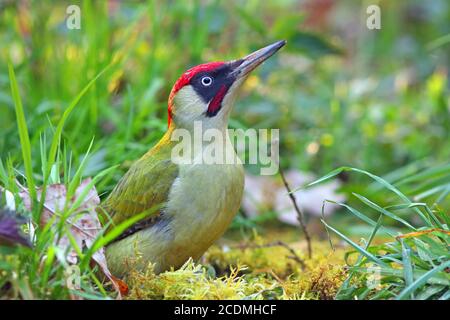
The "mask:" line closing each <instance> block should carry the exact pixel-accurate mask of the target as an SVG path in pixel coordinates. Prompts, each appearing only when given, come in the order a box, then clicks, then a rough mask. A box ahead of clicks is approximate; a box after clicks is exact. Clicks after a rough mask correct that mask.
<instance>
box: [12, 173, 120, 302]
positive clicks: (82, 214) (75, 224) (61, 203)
mask: <svg viewBox="0 0 450 320" xmlns="http://www.w3.org/2000/svg"><path fill="white" fill-rule="evenodd" d="M90 182H91V179H90V178H89V179H85V180H83V181H82V182H81V183H80V185H79V186H78V188H77V189H76V191H75V194H74V196H73V197H72V198H71V199H69V201H68V203H67V208H70V207H72V205H73V204H74V203H75V202H76V201H77V199H78V198H79V197H80V196H81V194H82V193H83V192H84V190H85V188H87V187H89V183H90ZM41 194H42V189H41V188H39V189H37V196H38V199H40V197H41ZM66 195H67V189H66V186H65V185H63V184H53V185H49V186H48V187H47V191H46V194H45V202H44V209H43V211H42V215H41V220H40V226H41V227H43V226H45V225H46V224H48V223H50V222H51V221H53V223H52V227H53V228H56V227H57V225H58V224H59V222H60V219H61V218H62V211H63V210H64V207H65V206H66ZM20 196H21V198H22V199H23V202H24V205H25V207H26V208H27V209H28V210H31V198H30V195H29V193H28V190H27V189H26V188H23V187H22V191H21V192H20ZM99 204H100V198H99V196H98V194H97V190H96V189H95V187H92V188H91V189H90V190H89V192H88V193H87V195H86V196H85V198H84V199H83V200H82V202H81V204H80V206H79V207H78V208H76V209H75V210H73V212H72V213H71V214H70V216H69V217H67V219H66V220H65V223H66V226H67V227H68V228H67V229H68V230H69V231H70V233H71V234H72V236H73V238H74V239H75V241H76V244H77V246H78V247H79V248H80V250H82V249H83V248H90V247H91V246H92V245H93V244H94V241H95V239H96V238H97V236H98V234H99V233H100V232H101V230H102V226H101V224H100V221H99V220H98V215H97V212H96V208H97V206H98V205H99ZM52 219H53V220H52ZM57 245H58V247H59V248H61V249H62V250H64V251H67V250H69V253H68V255H67V261H68V262H69V263H70V264H77V263H78V259H79V257H78V255H77V253H76V251H75V250H74V249H73V248H72V246H71V244H70V240H69V237H68V236H67V235H66V234H63V235H62V236H61V237H59V240H58V242H57ZM92 259H93V260H94V261H95V262H96V263H97V264H98V266H99V267H100V269H101V271H102V272H103V274H104V275H105V276H106V277H107V278H108V279H109V280H110V281H111V283H112V284H113V286H114V288H115V289H116V291H117V292H118V294H119V298H120V297H121V293H124V292H125V291H126V289H125V288H126V284H125V283H124V282H122V281H120V280H119V279H117V278H115V277H114V276H113V275H112V274H111V272H110V271H109V269H108V265H107V263H106V257H105V249H104V248H101V249H99V250H97V251H96V252H95V253H94V254H93V255H92Z"/></svg>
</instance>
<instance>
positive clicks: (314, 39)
mask: <svg viewBox="0 0 450 320" xmlns="http://www.w3.org/2000/svg"><path fill="white" fill-rule="evenodd" d="M72 4H76V5H78V6H79V7H80V8H81V29H80V30H76V29H74V30H70V29H68V28H67V26H66V18H67V14H66V8H67V6H69V5H72ZM371 4H377V5H379V6H380V8H381V29H380V30H369V29H368V28H367V26H366V19H367V17H368V14H367V13H366V8H367V7H368V6H369V5H371ZM449 21H450V3H449V2H448V1H446V0H433V1H419V0H408V1H406V0H404V1H354V0H344V1H333V0H316V1H313V0H310V1H292V0H282V1H112V0H110V1H7V0H2V1H0V115H1V116H0V158H1V159H2V160H3V161H5V160H6V159H7V158H10V159H11V161H12V164H13V166H15V167H16V168H18V169H19V171H23V167H22V155H21V147H20V143H19V136H18V130H17V125H16V119H15V111H14V104H13V101H12V98H11V94H10V85H9V78H8V72H7V61H11V62H12V63H13V65H14V68H15V70H16V74H17V78H18V83H19V89H20V93H21V96H22V99H23V104H24V108H25V113H26V114H25V116H26V119H27V124H28V128H29V131H30V137H31V143H32V152H33V166H34V172H35V173H36V177H35V178H36V179H37V181H38V182H39V181H40V180H41V179H42V176H40V175H39V174H38V172H40V167H41V163H40V157H41V154H40V144H41V141H43V140H46V139H47V140H50V139H51V136H52V131H53V130H54V126H55V124H56V123H57V122H58V120H59V119H60V118H61V116H62V113H63V112H64V110H65V109H66V108H67V106H68V104H69V103H70V101H71V100H72V99H73V98H74V97H75V96H76V95H77V94H78V93H79V92H80V91H81V89H82V88H83V87H84V86H85V85H86V83H87V82H88V81H89V80H91V79H92V78H93V77H94V76H95V75H96V74H97V73H98V72H99V71H100V70H102V69H103V68H104V67H105V66H107V65H108V64H109V63H110V62H111V61H113V60H114V61H116V62H117V63H116V64H114V65H113V67H112V68H111V69H110V70H109V71H108V72H107V73H106V74H105V75H103V76H102V77H101V78H100V79H99V80H98V81H97V82H96V83H95V85H94V86H93V87H92V88H91V89H90V90H89V92H88V93H87V94H86V96H85V97H83V99H82V100H81V101H80V103H79V104H78V105H77V107H76V109H75V112H74V113H73V114H72V115H71V116H70V118H69V119H68V122H67V124H66V126H65V128H64V134H63V136H64V145H65V146H66V149H67V150H69V151H70V152H71V153H72V156H73V162H74V163H73V167H74V168H76V165H77V164H78V163H79V162H80V160H81V159H82V157H83V156H84V154H85V153H86V152H87V150H88V147H89V145H90V143H91V141H92V139H94V143H93V147H92V150H91V153H90V154H91V155H90V157H89V160H88V164H87V166H86V169H85V171H84V176H92V175H95V174H97V173H98V172H99V171H100V170H102V169H105V168H107V167H110V166H113V165H117V164H121V166H120V167H119V168H118V169H117V170H114V171H113V172H112V173H111V174H109V175H108V176H107V177H105V178H104V179H102V181H101V183H100V184H99V185H97V189H98V190H99V191H100V192H101V193H108V192H109V191H110V190H111V189H112V188H113V186H114V185H115V183H116V182H117V181H118V179H119V178H120V177H121V176H122V175H123V173H124V172H125V171H126V170H127V168H128V167H129V165H130V164H131V162H132V161H133V160H134V159H137V158H138V157H139V156H140V155H142V154H143V153H144V152H145V151H146V150H147V149H149V148H150V147H151V146H153V144H154V143H155V142H156V141H157V140H158V139H159V138H160V137H161V135H162V133H163V132H164V131H165V128H166V125H167V97H168V94H169V92H170V89H171V86H172V84H173V83H174V82H175V80H176V79H177V78H178V77H179V75H180V74H181V73H182V72H183V71H185V70H186V69H187V68H188V67H190V66H193V65H195V64H198V63H201V62H206V61H214V60H227V59H234V58H238V57H241V56H243V55H245V54H247V53H249V52H251V51H252V50H255V49H258V48H260V47H262V46H264V45H267V44H269V43H271V42H273V41H276V40H279V39H286V40H287V41H288V44H287V46H286V47H285V48H284V49H283V50H282V52H280V53H279V54H278V55H277V56H276V57H275V58H273V59H270V60H269V61H267V63H265V64H264V65H263V66H262V68H261V69H260V70H259V71H258V72H257V73H255V74H254V75H253V76H251V77H250V78H249V80H248V82H247V84H246V86H245V88H244V90H243V92H242V95H241V98H240V99H239V101H238V102H237V105H236V108H235V110H234V111H233V114H232V121H231V123H230V127H233V128H280V139H281V147H280V148H281V149H280V153H281V158H282V165H283V167H286V168H287V167H289V168H296V169H301V170H305V171H309V172H313V173H314V174H316V175H323V174H326V173H327V172H329V171H330V170H332V169H334V168H336V167H339V166H344V165H345V166H352V167H358V168H361V169H364V170H368V171H370V172H373V173H375V174H377V175H381V176H384V177H386V178H387V179H388V180H389V179H390V181H393V182H395V181H400V182H401V183H400V185H401V187H402V190H403V191H405V192H406V193H407V194H409V195H411V196H420V197H419V198H418V199H423V198H427V197H435V198H434V200H436V198H437V197H442V195H445V196H446V195H448V192H450V168H449V167H450V165H449V159H450V139H449V137H450V109H449V104H450V98H449V83H448V76H449V63H450V54H449V53H450V22H449ZM430 170H435V171H437V173H434V174H430V173H429V172H430ZM423 171H425V172H428V173H429V174H428V175H427V176H426V177H427V178H426V179H423V180H420V179H419V180H418V179H410V180H408V179H407V178H408V176H411V175H416V174H417V173H420V172H423ZM432 172H434V171H432ZM340 179H341V180H342V181H343V182H344V184H343V192H351V191H355V190H358V189H361V188H366V187H367V181H365V180H364V181H363V180H361V178H360V177H357V176H353V175H341V176H340ZM401 179H403V180H401ZM405 179H406V181H405ZM402 181H403V182H402ZM434 188H438V191H439V192H438V191H430V190H434ZM446 190H447V191H446ZM424 192H426V194H424ZM445 192H447V193H445ZM373 193H374V197H375V198H378V200H379V201H381V202H382V203H383V202H387V201H388V199H386V198H385V196H384V195H383V194H378V193H377V192H376V190H374V191H373ZM421 197H422V198H421ZM444 198H445V197H444ZM434 200H433V201H434ZM441 205H443V206H446V205H448V203H447V204H446V203H445V202H443V203H442V204H441ZM447 208H448V207H447Z"/></svg>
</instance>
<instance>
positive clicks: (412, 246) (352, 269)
mask: <svg viewBox="0 0 450 320" xmlns="http://www.w3.org/2000/svg"><path fill="white" fill-rule="evenodd" d="M343 171H350V172H357V173H359V174H363V175H367V176H369V177H370V178H371V179H373V180H374V181H375V182H376V183H377V184H378V185H379V186H380V187H381V188H382V189H384V190H387V191H388V192H389V193H392V194H394V195H395V198H394V199H395V200H394V202H393V203H392V204H391V205H389V206H386V207H381V206H379V205H377V204H376V203H374V202H372V201H370V200H369V199H367V198H366V197H364V196H362V195H360V194H357V193H354V196H355V197H356V199H358V200H359V201H360V202H362V204H363V207H364V209H363V212H364V213H363V212H361V210H357V209H355V208H354V207H352V206H348V205H346V204H343V203H337V202H333V201H329V202H332V203H334V204H338V205H340V206H342V207H344V208H345V209H346V210H347V211H348V212H349V213H350V214H352V215H354V216H355V217H356V218H358V219H361V220H362V221H364V222H365V223H367V224H369V225H370V226H372V227H373V231H372V233H371V235H370V236H369V238H368V240H366V239H361V241H360V242H361V244H358V243H356V242H355V241H353V240H351V239H350V238H349V237H348V236H346V235H345V234H344V233H343V232H340V231H339V230H337V229H336V228H334V227H332V226H330V225H329V224H328V223H327V222H325V221H324V220H322V222H323V224H324V225H325V226H326V228H327V229H328V230H330V231H332V232H333V233H335V234H336V235H337V236H338V237H339V238H341V239H342V240H344V241H345V242H347V243H348V244H349V245H350V246H351V247H353V248H354V250H355V251H350V252H348V254H347V258H346V259H348V258H349V257H350V256H352V255H354V254H355V253H356V254H357V255H358V256H357V258H356V263H352V262H350V260H348V270H349V276H348V278H347V279H346V281H345V282H344V284H343V285H342V287H341V288H340V291H339V292H338V294H337V296H336V298H337V299H355V298H356V299H360V300H361V299H390V298H395V299H399V300H401V299H441V300H447V299H448V298H449V292H450V291H449V288H450V274H449V273H448V270H449V267H450V251H449V247H450V229H449V222H450V220H449V214H448V212H446V211H444V210H443V209H441V208H439V207H438V206H437V205H436V204H435V203H431V204H430V205H428V204H426V203H415V202H412V201H411V200H410V199H409V198H408V197H407V196H406V195H405V194H404V193H402V192H401V191H400V190H399V189H398V188H397V187H396V186H394V185H392V184H391V183H389V182H388V181H386V180H384V179H382V178H380V177H378V176H376V175H373V174H371V173H369V172H367V171H364V170H360V169H355V168H348V167H344V168H339V169H336V170H334V171H333V172H331V173H329V174H328V175H326V176H324V177H322V178H321V179H319V180H317V181H315V182H313V183H311V184H310V185H315V184H317V183H321V182H323V181H326V180H328V179H331V178H333V177H335V176H336V175H338V174H339V173H341V172H343ZM447 177H450V174H449V173H447ZM427 178H428V175H427V174H423V173H421V174H417V175H415V176H413V177H411V178H410V180H414V181H416V182H420V181H421V179H424V180H427ZM379 193H383V195H385V193H384V192H383V190H380V191H379ZM385 196H386V195H385ZM324 205H325V204H324ZM374 211H375V213H376V214H377V215H378V216H379V218H378V219H377V221H375V220H372V219H371V218H370V215H371V214H373V212H374ZM405 212H406V215H405ZM404 216H406V217H407V219H409V220H413V218H414V217H418V218H419V219H418V221H419V223H418V224H419V225H420V226H419V227H415V226H413V225H411V223H409V222H408V221H405V219H404V218H403V217H404ZM389 219H391V220H394V221H395V222H397V223H398V224H401V225H403V228H402V229H401V230H402V231H401V232H399V231H393V230H390V228H388V227H385V226H383V222H384V221H386V220H389ZM377 233H383V236H384V237H388V238H390V241H389V242H381V243H376V244H375V243H373V240H374V239H375V237H376V235H377ZM371 277H372V278H371ZM373 277H375V278H373Z"/></svg>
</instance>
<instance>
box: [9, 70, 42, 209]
mask: <svg viewBox="0 0 450 320" xmlns="http://www.w3.org/2000/svg"><path fill="white" fill-rule="evenodd" d="M8 72H9V81H10V85H11V94H12V96H13V100H14V106H15V110H16V117H17V127H18V129H19V138H20V146H21V149H22V157H23V163H24V166H25V176H26V178H27V186H28V189H29V190H30V196H31V200H32V208H34V205H35V203H36V200H37V194H36V189H35V183H34V178H33V165H32V161H31V144H30V137H29V135H28V127H27V122H26V120H25V113H24V111H23V106H22V99H21V98H20V94H19V88H18V86H17V80H16V75H15V73H14V68H13V66H12V64H11V62H8Z"/></svg>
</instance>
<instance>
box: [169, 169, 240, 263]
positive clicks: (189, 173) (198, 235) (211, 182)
mask: <svg viewBox="0 0 450 320" xmlns="http://www.w3.org/2000/svg"><path fill="white" fill-rule="evenodd" d="M243 185H244V173H243V168H242V165H241V164H233V165H231V164H225V165H223V164H221V165H214V164H213V165H206V164H202V165H185V166H181V167H180V175H179V177H178V178H177V179H176V180H175V182H174V184H173V186H172V189H171V190H170V195H169V199H170V200H169V201H168V203H167V206H166V214H167V215H168V218H169V219H171V222H170V228H171V229H172V234H173V239H172V241H171V242H170V244H169V248H168V250H167V251H166V254H165V263H166V264H167V265H168V266H179V265H181V264H183V263H184V262H185V261H186V260H187V259H188V258H189V257H192V258H194V259H198V258H199V257H200V256H201V255H202V254H203V253H204V252H205V251H206V250H207V249H208V248H209V247H210V246H211V245H212V244H213V243H214V241H216V240H217V239H218V238H219V237H220V236H221V235H222V234H223V233H224V232H225V230H226V229H227V227H228V226H229V224H230V222H231V221H232V219H233V217H234V216H235V214H236V213H237V211H238V210H239V206H240V203H241V199H242V192H243Z"/></svg>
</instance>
